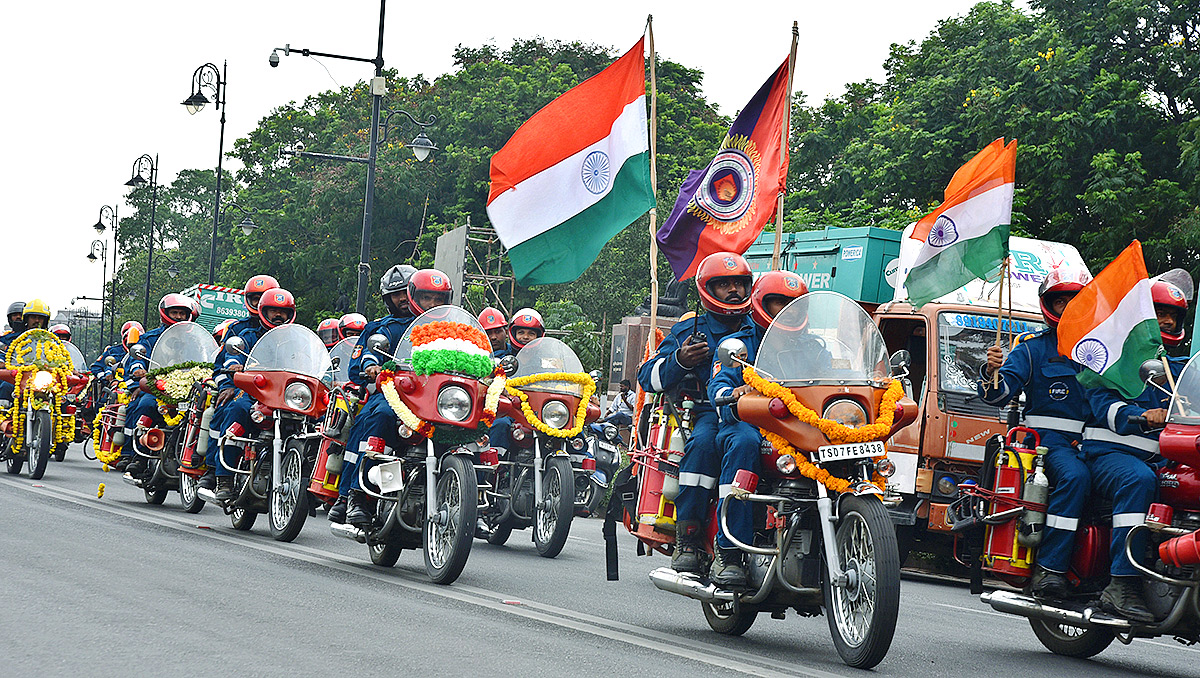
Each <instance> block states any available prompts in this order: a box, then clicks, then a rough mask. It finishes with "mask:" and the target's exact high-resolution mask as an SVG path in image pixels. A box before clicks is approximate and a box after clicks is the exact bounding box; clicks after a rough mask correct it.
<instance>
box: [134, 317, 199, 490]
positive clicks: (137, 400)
mask: <svg viewBox="0 0 1200 678" xmlns="http://www.w3.org/2000/svg"><path fill="white" fill-rule="evenodd" d="M198 315H200V307H199V306H198V305H197V304H196V302H195V301H193V300H192V299H191V297H185V296H183V295H182V294H168V295H166V296H165V297H163V298H162V299H161V300H159V302H158V317H159V318H160V319H161V320H162V324H161V325H159V326H158V327H156V328H154V329H152V330H150V331H149V332H147V333H145V334H143V335H141V336H140V337H139V338H138V340H137V344H134V346H141V347H143V348H145V349H146V351H145V353H144V354H141V356H140V357H139V356H136V355H134V354H133V353H132V352H130V353H129V354H128V355H126V356H125V360H124V361H122V363H121V365H122V367H123V368H124V370H125V379H126V383H127V384H128V388H130V389H137V384H138V380H139V379H141V378H142V377H144V376H146V372H147V371H148V370H149V369H150V354H151V353H153V352H154V344H156V343H157V342H158V337H159V336H161V335H162V333H163V332H164V331H165V330H166V329H167V327H169V326H171V325H174V324H175V323H177V322H183V321H185V320H195V319H196V316H198ZM130 348H132V346H131V347H130ZM142 417H147V418H149V419H150V420H151V421H156V420H161V418H162V417H161V415H160V414H159V412H158V401H157V400H155V398H154V396H152V395H150V394H149V393H146V392H145V391H137V392H136V395H135V397H134V399H133V400H132V401H130V403H129V404H128V405H126V406H125V445H124V446H123V447H122V448H121V458H120V459H119V460H117V463H116V466H115V468H116V469H117V470H118V471H121V470H124V471H126V475H129V476H130V477H135V476H137V475H138V474H139V473H141V472H142V471H143V470H144V469H145V463H144V462H143V461H142V459H143V457H141V456H138V455H135V454H134V447H135V446H136V445H138V442H137V439H136V436H134V431H135V429H136V428H137V426H138V423H139V421H141V418H142Z"/></svg>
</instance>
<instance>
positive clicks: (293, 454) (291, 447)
mask: <svg viewBox="0 0 1200 678" xmlns="http://www.w3.org/2000/svg"><path fill="white" fill-rule="evenodd" d="M225 347H226V349H227V350H228V351H230V352H233V353H244V350H245V341H244V340H243V339H242V338H241V337H231V338H230V339H227V340H226V341H225ZM329 366H330V362H329V352H328V351H327V350H326V349H325V344H324V343H322V342H321V339H320V338H319V337H317V335H316V334H315V333H314V332H313V331H312V330H310V329H308V328H307V327H304V326H302V325H294V324H288V325H281V326H279V327H276V328H275V329H272V330H271V331H269V332H267V333H266V334H264V335H263V336H262V338H260V339H259V340H258V342H257V343H255V344H254V348H253V349H251V350H250V354H249V355H248V356H247V357H246V364H245V367H244V369H243V370H242V371H241V372H237V373H235V374H234V375H233V383H234V385H235V386H237V387H238V388H240V389H242V390H243V391H245V392H246V394H247V395H249V396H250V397H251V398H253V399H254V401H255V403H254V405H253V406H252V407H251V410H250V420H251V421H252V422H253V423H254V425H255V426H256V427H257V428H258V431H257V432H252V431H246V432H243V434H242V435H233V434H229V433H228V432H226V434H225V435H223V436H222V437H221V438H220V439H219V440H217V441H213V442H210V443H209V444H217V445H220V446H221V448H224V446H226V445H229V444H237V445H241V446H243V453H242V455H241V458H240V459H239V460H238V462H237V465H236V466H230V465H228V463H227V462H226V460H225V455H224V454H221V453H218V454H217V460H218V463H220V464H222V465H223V466H224V467H225V468H226V469H227V470H229V471H232V472H233V474H234V492H235V494H236V495H237V496H236V497H235V498H234V499H233V501H231V502H229V503H228V504H225V505H223V506H222V508H223V509H224V510H225V513H227V514H228V515H229V517H230V521H231V522H232V524H233V528H234V529H235V530H242V531H245V530H249V529H250V528H251V527H253V525H254V522H255V520H256V518H257V517H258V514H259V513H266V514H267V521H268V526H269V527H270V530H271V537H272V538H274V539H275V540H277V541H292V540H293V539H295V538H296V536H297V535H299V534H300V530H301V529H302V528H303V527H304V521H305V519H306V518H307V517H308V516H309V514H310V513H311V512H312V511H311V510H310V507H309V501H308V492H307V491H306V490H305V479H306V478H308V477H309V476H310V475H311V468H312V464H313V463H314V461H315V459H316V456H317V446H318V442H319V440H320V438H321V434H320V432H319V431H318V430H317V422H318V420H319V419H320V417H321V415H322V414H323V413H324V412H325V406H326V405H327V404H328V398H329V390H328V388H326V386H325V384H324V383H322V381H321V379H322V377H324V376H325V375H326V373H327V372H328V371H329ZM197 494H198V495H199V496H200V498H202V499H204V500H205V501H209V502H213V503H216V504H217V505H218V506H221V503H220V502H217V500H216V496H215V495H214V494H213V493H212V492H211V491H210V490H206V489H204V488H199V489H198V490H197Z"/></svg>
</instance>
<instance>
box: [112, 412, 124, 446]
mask: <svg viewBox="0 0 1200 678" xmlns="http://www.w3.org/2000/svg"><path fill="white" fill-rule="evenodd" d="M112 444H113V447H120V446H122V445H124V444H125V405H121V406H120V407H118V408H117V414H116V416H115V417H113V427H112Z"/></svg>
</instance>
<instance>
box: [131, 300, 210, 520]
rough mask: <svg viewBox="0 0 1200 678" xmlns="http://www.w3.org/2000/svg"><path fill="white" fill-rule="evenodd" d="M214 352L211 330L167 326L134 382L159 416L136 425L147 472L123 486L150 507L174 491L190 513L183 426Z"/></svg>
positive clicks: (138, 350)
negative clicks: (144, 371)
mask: <svg viewBox="0 0 1200 678" xmlns="http://www.w3.org/2000/svg"><path fill="white" fill-rule="evenodd" d="M132 350H133V352H134V354H135V355H140V354H141V353H144V351H145V348H144V347H142V346H141V345H140V344H138V345H135V346H134V347H133V348H132ZM217 351H218V347H217V342H216V341H214V340H213V338H212V335H211V334H210V333H209V331H208V330H206V329H204V327H203V326H201V325H199V324H197V323H194V322H179V323H175V324H173V325H171V326H170V327H168V328H167V329H166V330H164V331H163V333H162V335H160V336H159V338H158V341H157V342H155V344H154V350H153V351H151V353H150V360H149V367H150V370H149V372H148V373H147V375H146V376H144V377H142V378H141V379H139V380H138V386H139V388H140V389H141V390H142V391H143V392H146V393H149V394H151V395H153V396H154V397H155V399H156V401H157V405H158V413H159V416H158V417H157V418H152V417H146V416H143V417H142V420H141V421H138V422H135V426H134V441H133V443H132V444H133V452H134V454H135V455H137V456H139V457H141V458H142V459H143V460H144V461H145V470H144V471H142V472H141V473H139V474H137V475H136V476H135V475H133V474H132V473H125V475H124V476H123V479H124V480H125V482H127V483H129V484H130V485H133V486H134V487H139V488H141V489H142V492H143V493H144V494H145V498H146V503H148V504H162V503H163V502H164V501H166V498H167V495H168V494H169V493H170V491H171V490H178V491H179V492H180V495H181V499H182V501H181V503H182V504H183V506H184V508H185V510H186V509H188V508H190V505H189V502H188V501H187V498H186V497H184V495H185V494H187V493H188V491H187V490H186V489H185V488H184V487H183V483H184V482H185V481H184V479H183V475H181V473H180V466H181V457H182V450H183V441H184V434H185V433H186V432H187V430H188V427H187V426H185V425H184V422H185V421H186V420H187V419H188V417H189V416H190V414H191V411H190V408H191V405H192V402H193V398H192V396H193V394H194V387H195V386H196V385H197V384H201V383H203V382H204V381H207V380H209V379H211V377H212V363H213V358H215V357H216V355H217ZM156 419H161V423H160V422H159V421H156Z"/></svg>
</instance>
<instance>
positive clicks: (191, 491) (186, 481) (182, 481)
mask: <svg viewBox="0 0 1200 678" xmlns="http://www.w3.org/2000/svg"><path fill="white" fill-rule="evenodd" d="M196 482H197V481H196V476H193V475H189V474H187V473H180V474H179V503H180V504H182V505H183V510H184V511H186V512H188V513H199V512H200V510H201V509H203V508H204V500H203V499H201V498H200V495H199V494H197V493H196V488H197V487H198V485H197V484H196Z"/></svg>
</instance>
